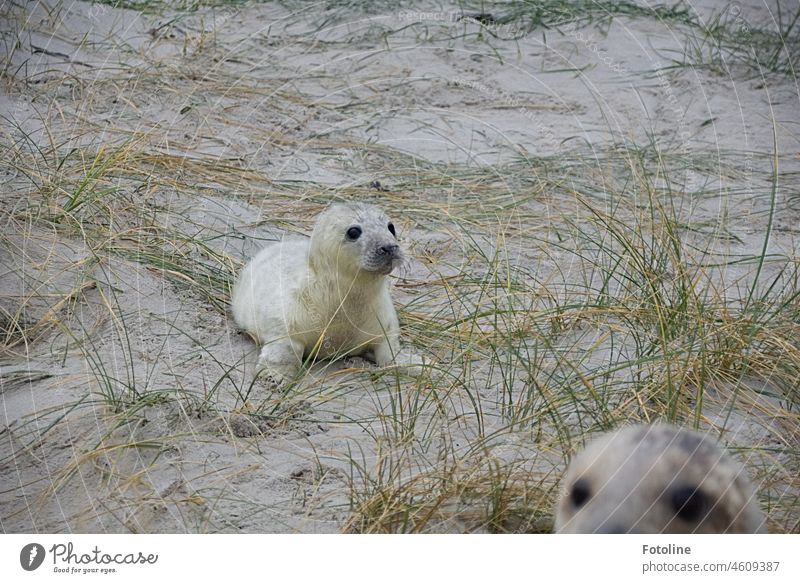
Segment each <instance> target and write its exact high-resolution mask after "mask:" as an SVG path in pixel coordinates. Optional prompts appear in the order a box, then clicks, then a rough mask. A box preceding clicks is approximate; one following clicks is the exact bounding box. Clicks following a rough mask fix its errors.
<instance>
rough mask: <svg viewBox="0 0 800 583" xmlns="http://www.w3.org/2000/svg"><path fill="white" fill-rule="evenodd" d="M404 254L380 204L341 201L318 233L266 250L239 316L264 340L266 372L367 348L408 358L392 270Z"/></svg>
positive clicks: (243, 281)
mask: <svg viewBox="0 0 800 583" xmlns="http://www.w3.org/2000/svg"><path fill="white" fill-rule="evenodd" d="M403 260H404V255H403V251H402V249H401V248H400V245H399V244H398V241H397V237H396V231H395V227H394V225H393V224H392V222H391V221H390V220H389V218H388V217H387V216H386V215H385V214H384V212H383V211H381V210H380V209H379V208H378V207H375V206H372V205H367V204H333V205H331V206H329V207H328V208H327V209H326V210H325V211H323V212H322V213H321V214H320V215H319V216H318V217H317V220H316V223H315V225H314V230H313V232H312V234H311V238H310V239H294V240H291V239H284V240H282V241H280V242H278V243H274V244H272V245H269V246H267V247H265V248H264V249H262V250H261V251H260V252H259V253H258V254H257V255H256V256H255V257H254V258H253V259H252V261H250V263H249V264H248V265H247V266H246V267H245V268H244V270H243V271H242V273H241V275H240V276H239V279H238V281H237V282H236V285H235V286H234V289H233V296H232V311H233V316H234V319H235V321H236V323H237V324H238V325H239V326H240V327H241V328H242V329H244V330H245V331H247V332H248V333H250V334H251V335H252V336H253V337H254V338H255V339H256V340H257V341H258V342H259V343H260V344H261V345H262V348H261V353H260V356H259V364H258V366H259V371H260V373H261V374H263V375H266V376H269V377H271V378H273V379H274V380H276V381H278V382H282V381H285V380H287V379H289V378H291V377H293V376H294V375H295V374H296V373H297V372H298V370H299V368H300V366H301V364H302V361H303V358H306V357H313V358H315V359H334V358H338V357H341V356H345V355H354V354H359V355H364V356H367V357H368V358H371V359H372V360H373V361H374V362H375V363H377V364H378V365H381V366H383V365H387V364H390V363H392V362H393V361H395V362H397V364H400V365H404V366H413V365H417V364H419V363H420V362H421V360H420V359H419V358H417V357H414V356H411V355H404V356H402V357H400V358H398V356H399V355H400V328H399V324H398V321H397V314H396V312H395V309H394V305H393V304H392V299H391V297H390V295H389V285H388V281H387V278H386V276H387V275H388V274H389V273H391V272H392V270H394V269H395V268H396V267H398V266H399V265H400V264H401V263H402V262H403Z"/></svg>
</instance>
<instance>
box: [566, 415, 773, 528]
mask: <svg viewBox="0 0 800 583" xmlns="http://www.w3.org/2000/svg"><path fill="white" fill-rule="evenodd" d="M562 488H563V495H562V496H561V497H560V499H559V501H558V502H557V504H556V532H560V533H647V534H650V533H718V534H720V533H757V532H765V526H764V523H765V519H764V515H763V513H762V512H761V509H760V508H759V507H758V501H757V498H756V493H755V490H754V488H753V486H752V484H751V483H750V481H749V480H748V478H747V474H746V472H745V470H744V468H743V467H742V466H741V465H740V464H738V463H737V462H736V461H735V460H733V459H732V458H731V457H730V456H729V455H727V454H726V453H725V452H724V451H723V450H722V449H720V447H718V446H717V444H716V443H715V442H714V440H713V439H712V438H711V437H710V436H708V435H702V434H700V433H696V432H694V431H689V430H685V429H678V428H675V427H672V426H669V425H663V424H656V425H636V426H631V427H626V428H624V429H621V430H619V431H617V432H614V433H609V434H606V435H603V436H602V437H600V438H598V439H597V440H595V441H594V442H592V443H590V444H589V445H588V446H587V447H586V449H585V450H584V451H583V452H581V453H580V454H579V455H577V456H576V457H575V458H574V459H573V460H572V463H570V465H569V468H568V469H567V472H566V474H565V475H564V478H563V481H562Z"/></svg>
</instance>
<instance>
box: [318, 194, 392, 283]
mask: <svg viewBox="0 0 800 583" xmlns="http://www.w3.org/2000/svg"><path fill="white" fill-rule="evenodd" d="M309 259H310V262H311V265H312V267H316V268H324V269H330V268H333V269H335V272H338V273H340V274H345V275H349V276H351V277H358V276H360V275H365V274H366V275H388V274H389V273H391V271H392V270H393V269H395V268H396V267H398V266H399V265H400V264H401V263H402V262H403V260H404V255H403V251H402V249H401V248H400V245H399V243H398V242H397V233H396V231H395V228H394V224H392V222H391V221H390V220H389V218H388V217H387V216H386V214H385V213H384V212H383V211H382V210H381V209H380V208H378V207H376V206H373V205H370V204H364V203H337V204H332V205H331V206H329V207H328V208H327V209H325V210H324V211H323V212H322V213H320V215H319V216H318V217H317V221H316V223H315V225H314V231H313V232H312V234H311V249H310V257H309Z"/></svg>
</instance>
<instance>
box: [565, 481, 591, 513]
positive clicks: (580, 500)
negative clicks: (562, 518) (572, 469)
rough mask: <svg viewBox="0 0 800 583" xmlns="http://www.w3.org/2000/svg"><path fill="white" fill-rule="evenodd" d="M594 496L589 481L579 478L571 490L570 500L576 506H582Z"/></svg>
mask: <svg viewBox="0 0 800 583" xmlns="http://www.w3.org/2000/svg"><path fill="white" fill-rule="evenodd" d="M591 497H592V491H591V490H590V489H589V482H587V481H586V480H577V481H576V482H575V483H574V484H573V485H572V490H570V491H569V500H570V502H572V505H573V506H574V507H575V508H580V507H581V506H583V505H584V504H586V502H587V501H588V500H589V498H591Z"/></svg>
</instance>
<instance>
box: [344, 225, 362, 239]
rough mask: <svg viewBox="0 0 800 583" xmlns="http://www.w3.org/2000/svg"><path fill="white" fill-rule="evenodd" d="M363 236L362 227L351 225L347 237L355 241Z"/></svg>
mask: <svg viewBox="0 0 800 583" xmlns="http://www.w3.org/2000/svg"><path fill="white" fill-rule="evenodd" d="M360 236H361V227H350V228H349V229H347V238H348V239H350V240H351V241H355V240H356V239H358V238H359V237H360Z"/></svg>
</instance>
